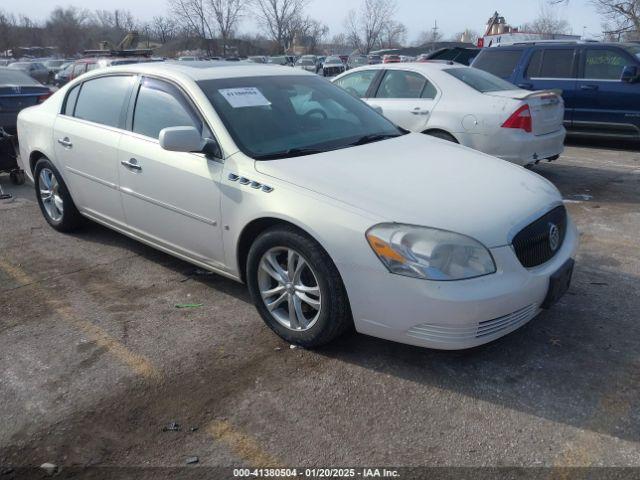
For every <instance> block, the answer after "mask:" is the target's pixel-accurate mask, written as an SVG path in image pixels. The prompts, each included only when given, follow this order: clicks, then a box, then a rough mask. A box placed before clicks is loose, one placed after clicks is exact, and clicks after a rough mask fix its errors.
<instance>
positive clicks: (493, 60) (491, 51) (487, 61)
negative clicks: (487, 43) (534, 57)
mask: <svg viewBox="0 0 640 480" xmlns="http://www.w3.org/2000/svg"><path fill="white" fill-rule="evenodd" d="M521 56H522V51H521V50H502V49H501V48H487V49H484V50H481V51H480V53H479V54H478V56H477V57H476V59H475V60H474V62H473V66H474V67H475V68H479V69H480V70H484V71H485V72H489V73H493V74H494V75H496V76H497V77H500V78H507V77H510V76H511V74H512V73H513V71H514V70H515V68H516V65H517V64H518V61H519V60H520V57H521Z"/></svg>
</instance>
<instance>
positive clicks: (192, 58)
mask: <svg viewBox="0 0 640 480" xmlns="http://www.w3.org/2000/svg"><path fill="white" fill-rule="evenodd" d="M198 60H202V58H200V57H197V56H195V55H183V56H182V57H178V61H179V62H197V61H198Z"/></svg>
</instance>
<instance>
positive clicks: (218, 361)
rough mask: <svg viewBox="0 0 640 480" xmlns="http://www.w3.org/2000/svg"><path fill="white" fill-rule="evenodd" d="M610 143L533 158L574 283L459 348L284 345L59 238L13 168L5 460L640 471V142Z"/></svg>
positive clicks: (157, 265) (1, 286) (156, 263)
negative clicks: (556, 202)
mask: <svg viewBox="0 0 640 480" xmlns="http://www.w3.org/2000/svg"><path fill="white" fill-rule="evenodd" d="M611 147H612V146H608V148H603V147H602V146H599V147H594V146H593V145H584V144H582V145H580V144H574V145H573V146H571V147H569V148H568V149H567V151H566V153H565V155H564V156H563V157H561V159H560V160H558V161H557V162H554V163H552V164H544V165H542V164H541V165H539V166H538V167H536V168H535V169H534V170H535V171H537V172H538V173H539V174H541V175H543V176H545V177H546V178H548V179H550V180H551V181H552V182H554V183H555V184H556V185H557V186H558V187H559V188H560V190H561V191H562V193H563V195H564V197H565V199H567V206H568V208H569V210H570V212H571V214H572V215H573V217H574V218H575V220H576V222H577V224H578V227H579V229H580V232H581V247H580V252H579V255H578V257H577V267H576V268H577V269H576V272H575V276H574V283H573V285H572V287H571V290H570V291H569V293H568V295H566V296H565V297H564V298H563V300H562V301H561V302H560V303H559V304H558V305H556V306H555V308H554V309H553V310H551V311H549V312H545V313H543V314H541V315H540V316H539V317H537V318H536V319H534V320H533V321H532V322H530V323H529V324H528V325H527V326H525V327H524V328H522V329H520V330H519V331H517V332H515V333H513V334H511V335H509V336H507V337H506V338H503V339H501V340H499V341H497V342H494V343H492V344H490V345H487V346H484V347H481V348H477V349H474V350H470V351H464V352H438V351H431V350H426V349H420V348H413V347H409V346H404V345H399V344H394V343H390V342H386V341H382V340H377V339H374V338H370V337H366V336H362V335H356V334H353V335H350V336H348V337H346V338H343V339H341V340H340V341H339V342H337V343H336V344H334V345H332V346H330V347H328V348H325V349H322V350H318V351H305V350H301V349H290V348H289V345H288V344H285V343H283V342H282V341H281V340H279V339H278V338H277V337H276V336H275V335H274V334H273V333H272V332H271V331H270V330H269V329H268V328H267V327H266V326H265V325H264V324H263V323H262V321H261V320H260V318H259V317H258V315H257V313H256V312H255V310H254V308H253V306H252V305H251V303H250V300H249V297H248V295H247V293H246V292H245V289H244V287H243V286H242V285H238V284H236V283H233V282H231V281H229V280H226V279H224V278H222V277H218V276H215V275H203V274H202V273H201V272H199V271H198V270H197V269H195V268H194V267H192V266H190V265H188V264H186V263H184V262H182V261H180V260H176V259H174V258H172V257H170V256H167V255H165V254H162V253H159V252H156V251H154V250H152V249H151V248H148V247H146V246H144V245H141V244H139V243H136V242H134V241H132V240H129V239H128V238H126V237H124V236H121V235H119V234H117V233H114V232H111V231H109V230H107V229H105V228H102V227H100V226H97V225H90V226H88V228H87V229H86V230H85V231H84V232H82V233H79V234H77V235H62V234H59V233H57V232H55V231H53V230H52V229H51V228H49V227H48V226H47V224H46V223H45V221H44V220H43V218H42V216H41V214H40V211H39V210H38V207H37V205H36V203H35V200H34V196H33V193H32V187H29V186H24V187H20V188H16V187H12V186H10V185H9V182H8V177H7V176H2V177H1V178H0V182H2V186H3V187H5V188H7V189H8V190H9V191H12V192H13V193H14V194H15V195H16V197H17V199H16V201H15V202H13V203H11V204H5V205H1V206H0V346H1V347H0V348H1V351H2V355H0V405H1V411H2V414H1V416H0V421H1V422H2V423H1V427H0V465H5V466H8V465H12V466H20V465H40V464H42V463H43V462H52V463H54V464H57V465H64V466H71V465H119V466H123V465H125V466H186V462H187V459H188V458H189V457H193V456H197V457H198V459H199V463H198V464H197V465H199V466H202V465H209V466H214V465H246V466H265V465H282V466H310V465H315V466H330V465H336V466H337V465H342V466H345V465H353V466H368V465H395V466H400V465H404V466H420V465H432V466H443V465H456V466H480V465H490V466H509V465H525V466H554V465H556V466H558V465H580V466H587V465H617V466H640V403H639V402H638V399H639V398H640V395H639V393H640V357H639V352H640V295H639V293H640V257H639V255H638V252H639V251H640V235H639V232H640V153H638V152H637V150H636V151H634V150H633V146H631V147H630V148H622V149H614V148H611ZM180 303H202V304H204V306H203V307H201V308H194V309H178V308H176V307H175V305H176V304H180ZM172 422H176V423H177V424H179V431H173V430H172V429H171V427H172V425H171V423H172ZM167 427H169V428H167ZM188 468H197V466H189V467H188ZM8 475H10V474H8ZM0 478H4V477H2V476H0Z"/></svg>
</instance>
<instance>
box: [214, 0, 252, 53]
mask: <svg viewBox="0 0 640 480" xmlns="http://www.w3.org/2000/svg"><path fill="white" fill-rule="evenodd" d="M209 8H210V9H211V13H212V14H213V18H214V20H215V23H216V24H217V26H218V31H219V32H220V39H221V40H222V52H223V55H226V53H227V44H228V42H229V39H231V38H233V34H234V32H235V30H236V27H237V26H238V21H239V20H240V17H241V16H242V11H243V9H244V2H243V1H242V0H209Z"/></svg>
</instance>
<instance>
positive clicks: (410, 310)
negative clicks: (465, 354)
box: [340, 219, 578, 350]
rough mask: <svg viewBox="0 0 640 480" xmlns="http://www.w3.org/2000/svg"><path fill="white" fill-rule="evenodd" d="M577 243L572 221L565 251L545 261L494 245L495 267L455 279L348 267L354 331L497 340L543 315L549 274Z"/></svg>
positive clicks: (439, 340)
mask: <svg viewBox="0 0 640 480" xmlns="http://www.w3.org/2000/svg"><path fill="white" fill-rule="evenodd" d="M577 246H578V233H577V230H576V227H575V225H574V223H573V222H572V221H571V219H569V222H568V225H567V234H566V236H565V240H564V242H563V244H562V247H561V248H560V250H559V251H558V252H557V253H556V255H555V256H554V257H553V258H552V259H551V260H549V261H548V262H547V263H545V264H543V265H540V266H538V267H535V268H531V269H526V268H524V267H523V266H522V265H521V264H520V262H519V261H518V259H517V257H516V255H515V253H514V251H513V249H512V247H511V246H503V247H497V248H493V249H491V253H492V255H493V257H494V259H495V262H496V267H497V272H496V273H495V274H493V275H489V276H484V277H480V278H476V279H470V280H463V281H455V282H434V281H425V280H418V279H415V278H408V277H402V276H399V275H393V274H391V273H388V272H387V271H386V270H381V269H374V268H365V267H360V268H359V267H357V266H354V265H343V266H342V268H340V270H341V272H342V273H343V278H344V280H345V286H346V287H347V291H348V294H349V300H350V302H351V309H352V313H353V318H354V322H355V327H356V330H357V331H358V332H360V333H364V334H367V335H372V336H375V337H380V338H384V339H387V340H393V341H396V342H401V343H407V344H411V345H417V346H421V347H428V348H435V349H441V350H459V349H465V348H471V347H475V346H478V345H482V344H484V343H488V342H491V341H493V340H496V339H497V338H500V337H502V336H504V335H507V334H508V333H510V332H513V331H514V330H516V329H518V328H519V327H521V326H523V325H525V324H526V323H527V322H528V321H530V320H531V319H532V318H534V317H535V316H536V315H537V314H538V313H539V312H540V306H541V305H542V303H543V302H544V299H545V297H546V295H547V290H548V287H549V278H550V277H551V275H553V273H554V272H556V271H557V270H558V269H559V268H560V267H561V266H562V265H563V264H564V263H565V262H566V261H567V260H568V259H569V258H572V257H573V256H574V255H575V253H576V250H577Z"/></svg>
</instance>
